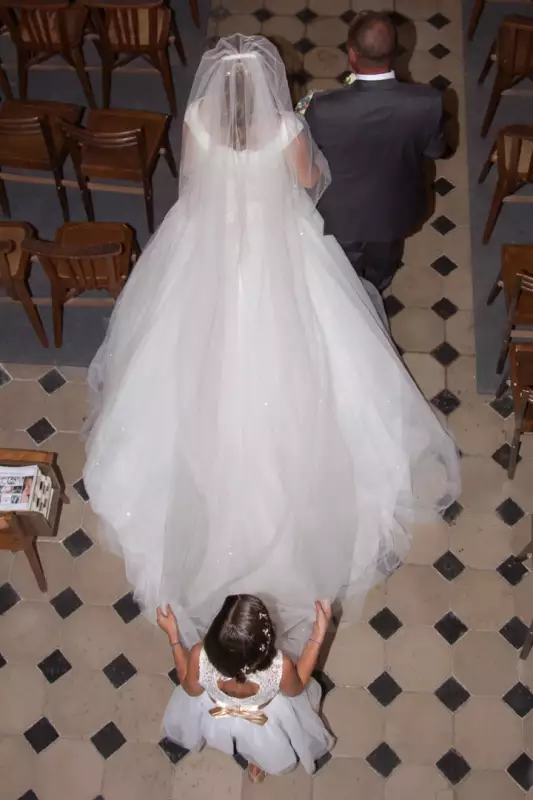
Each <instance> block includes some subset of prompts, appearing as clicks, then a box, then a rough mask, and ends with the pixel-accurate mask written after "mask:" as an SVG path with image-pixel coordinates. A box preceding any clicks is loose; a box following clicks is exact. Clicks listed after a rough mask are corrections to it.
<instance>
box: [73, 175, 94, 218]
mask: <svg viewBox="0 0 533 800" xmlns="http://www.w3.org/2000/svg"><path fill="white" fill-rule="evenodd" d="M77 178H78V186H79V187H80V192H81V199H82V202H83V208H84V209H85V213H86V215H87V219H88V220H89V222H94V221H95V218H94V206H93V196H92V193H91V190H90V189H89V186H88V185H87V180H86V178H85V176H84V175H82V173H81V172H78V175H77Z"/></svg>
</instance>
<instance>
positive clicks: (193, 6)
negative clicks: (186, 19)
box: [189, 0, 200, 28]
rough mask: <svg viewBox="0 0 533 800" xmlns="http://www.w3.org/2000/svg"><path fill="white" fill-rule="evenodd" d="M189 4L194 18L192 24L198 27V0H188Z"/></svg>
mask: <svg viewBox="0 0 533 800" xmlns="http://www.w3.org/2000/svg"><path fill="white" fill-rule="evenodd" d="M189 5H190V7H191V14H192V18H193V20H194V24H195V25H196V27H197V28H199V27H200V9H199V7H198V0H189Z"/></svg>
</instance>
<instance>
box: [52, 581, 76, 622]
mask: <svg viewBox="0 0 533 800" xmlns="http://www.w3.org/2000/svg"><path fill="white" fill-rule="evenodd" d="M50 605H52V606H53V607H54V608H55V610H56V611H57V613H58V614H59V616H60V617H61V618H62V619H66V618H67V617H70V615H71V614H73V613H74V612H75V611H77V610H78V608H81V606H82V605H83V603H82V602H81V600H80V598H79V597H78V595H77V594H76V592H75V591H74V589H72V587H70V586H69V587H68V588H67V589H63V591H62V592H59V594H56V596H55V597H52V599H51V600H50Z"/></svg>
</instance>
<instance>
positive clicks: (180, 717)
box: [163, 681, 334, 775]
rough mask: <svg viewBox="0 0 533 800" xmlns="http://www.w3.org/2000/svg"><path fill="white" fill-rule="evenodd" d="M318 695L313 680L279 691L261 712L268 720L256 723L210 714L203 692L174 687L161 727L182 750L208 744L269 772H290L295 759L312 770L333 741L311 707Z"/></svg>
mask: <svg viewBox="0 0 533 800" xmlns="http://www.w3.org/2000/svg"><path fill="white" fill-rule="evenodd" d="M319 697H320V689H319V686H318V684H317V683H316V682H315V681H313V682H312V683H311V684H310V685H309V687H308V689H307V691H305V692H303V694H301V695H298V697H284V696H283V695H281V694H278V695H276V697H275V698H274V699H273V700H272V701H271V702H270V703H269V704H268V705H267V706H266V707H265V708H264V710H263V711H264V713H265V714H266V715H267V717H268V722H267V723H266V724H265V725H258V724H256V723H253V722H250V721H248V720H245V719H242V718H238V717H222V718H213V717H212V716H211V715H210V714H209V709H210V708H213V706H214V703H213V701H212V700H211V698H210V697H209V695H208V694H207V693H205V692H204V694H202V695H200V697H191V696H190V695H188V694H186V693H185V692H184V691H183V689H182V688H181V687H179V686H178V688H177V689H175V690H174V693H173V695H172V697H171V699H170V702H169V704H168V706H167V709H166V711H165V716H164V718H163V728H164V731H165V734H166V735H167V736H168V738H169V739H172V740H173V741H175V742H177V743H178V744H180V745H181V746H182V747H185V748H186V749H187V750H193V751H194V750H198V749H200V748H201V747H203V746H204V745H207V746H208V747H213V748H216V749H217V750H221V751H222V752H223V753H227V754H228V755H230V756H232V755H233V754H234V752H235V751H237V752H238V753H239V754H240V755H241V756H244V758H245V759H246V760H247V761H249V762H250V763H252V764H255V765H257V766H258V767H261V769H263V770H264V771H265V772H267V773H268V774H269V775H281V774H283V773H284V772H290V771H291V770H292V769H294V768H295V767H296V765H297V763H298V762H300V763H301V764H302V766H303V767H304V769H305V770H306V771H307V772H308V773H310V774H312V773H313V772H314V770H315V762H316V761H317V760H318V759H320V758H321V757H322V756H323V755H325V753H327V752H328V750H330V749H331V748H332V746H333V744H334V739H333V737H332V736H331V735H330V733H329V732H328V730H327V729H326V727H325V726H324V724H323V722H322V720H321V719H320V717H319V716H318V714H317V713H316V711H315V708H316V707H317V706H318V701H319Z"/></svg>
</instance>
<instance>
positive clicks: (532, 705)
mask: <svg viewBox="0 0 533 800" xmlns="http://www.w3.org/2000/svg"><path fill="white" fill-rule="evenodd" d="M503 702H504V703H507V705H508V706H509V708H512V709H513V711H514V712H515V714H518V716H519V717H522V718H523V717H526V716H527V715H528V714H529V712H530V711H531V709H533V693H532V692H531V690H530V689H529V687H527V686H524V684H523V683H520V682H519V683H516V684H515V685H514V686H513V688H512V689H509V691H508V692H507V694H506V695H504V697H503Z"/></svg>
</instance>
